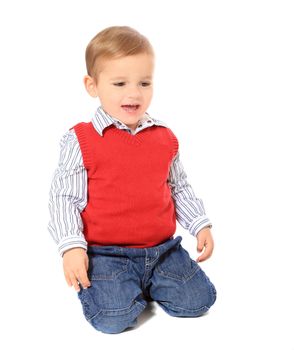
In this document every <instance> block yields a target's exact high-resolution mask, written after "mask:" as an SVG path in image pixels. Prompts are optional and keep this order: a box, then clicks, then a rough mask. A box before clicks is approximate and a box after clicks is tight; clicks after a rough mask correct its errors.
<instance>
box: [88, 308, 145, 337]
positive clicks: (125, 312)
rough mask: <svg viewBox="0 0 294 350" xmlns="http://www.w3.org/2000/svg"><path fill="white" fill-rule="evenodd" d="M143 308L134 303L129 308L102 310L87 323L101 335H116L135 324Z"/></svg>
mask: <svg viewBox="0 0 294 350" xmlns="http://www.w3.org/2000/svg"><path fill="white" fill-rule="evenodd" d="M144 308H145V306H144V305H142V304H140V303H137V302H135V303H134V304H133V305H132V306H131V307H128V308H125V309H120V310H102V311H101V312H99V313H98V314H97V315H95V316H94V317H92V318H91V319H88V322H89V323H90V324H91V325H92V326H93V327H94V328H95V329H96V330H97V331H100V332H102V333H108V334H117V333H121V332H123V331H125V330H126V329H128V328H131V327H134V326H135V325H136V324H137V317H138V316H139V314H140V313H141V312H142V311H143V310H144Z"/></svg>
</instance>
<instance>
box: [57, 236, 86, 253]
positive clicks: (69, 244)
mask: <svg viewBox="0 0 294 350" xmlns="http://www.w3.org/2000/svg"><path fill="white" fill-rule="evenodd" d="M72 248H84V249H85V250H87V242H86V241H85V240H84V239H83V238H82V237H81V236H73V237H66V238H65V239H63V240H62V241H60V242H59V243H58V252H59V254H60V255H61V256H63V254H64V253H65V252H66V251H67V250H69V249H72Z"/></svg>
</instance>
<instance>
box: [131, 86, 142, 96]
mask: <svg viewBox="0 0 294 350" xmlns="http://www.w3.org/2000/svg"><path fill="white" fill-rule="evenodd" d="M128 96H129V97H132V98H137V97H140V96H141V91H140V88H139V87H138V86H130V87H129V89H128Z"/></svg>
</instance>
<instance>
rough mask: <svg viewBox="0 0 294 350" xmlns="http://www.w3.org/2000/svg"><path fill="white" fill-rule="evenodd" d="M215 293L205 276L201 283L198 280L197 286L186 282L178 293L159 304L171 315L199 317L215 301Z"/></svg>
mask: <svg viewBox="0 0 294 350" xmlns="http://www.w3.org/2000/svg"><path fill="white" fill-rule="evenodd" d="M203 276H205V275H203ZM205 277H206V276H205ZM216 294H217V293H216V289H215V287H214V285H213V284H212V283H211V282H210V280H209V279H208V278H207V277H206V278H204V279H203V280H202V283H199V281H198V283H197V286H196V285H194V286H192V285H189V283H188V284H187V285H185V287H184V288H183V289H182V290H181V293H180V295H178V296H177V297H176V298H174V299H173V300H172V301H170V302H165V303H161V306H162V307H163V309H164V310H165V311H166V312H167V313H168V314H170V315H171V316H176V317H199V316H202V315H203V314H205V313H207V312H208V310H209V309H210V307H211V306H212V305H213V304H214V303H215V301H216Z"/></svg>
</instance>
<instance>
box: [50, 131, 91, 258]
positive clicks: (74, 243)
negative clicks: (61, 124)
mask: <svg viewBox="0 0 294 350" xmlns="http://www.w3.org/2000/svg"><path fill="white" fill-rule="evenodd" d="M86 205H87V170H86V169H85V167H84V165H83V159H82V153H81V150H80V146H79V143H78V140H77V137H76V134H75V132H74V131H73V130H70V131H68V132H67V133H66V134H65V135H64V136H63V138H62V139H61V141H60V158H59V164H58V167H57V169H56V170H55V173H54V176H53V180H52V184H51V189H50V193H49V212H50V221H49V225H48V229H49V232H50V234H51V236H52V238H53V239H54V241H55V242H56V244H57V246H58V251H59V253H60V254H61V255H63V253H64V252H65V251H66V250H69V249H71V248H76V247H80V248H84V249H87V242H86V240H85V237H84V235H83V222H82V219H81V215H80V213H81V211H82V210H83V209H84V208H85V207H86Z"/></svg>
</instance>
